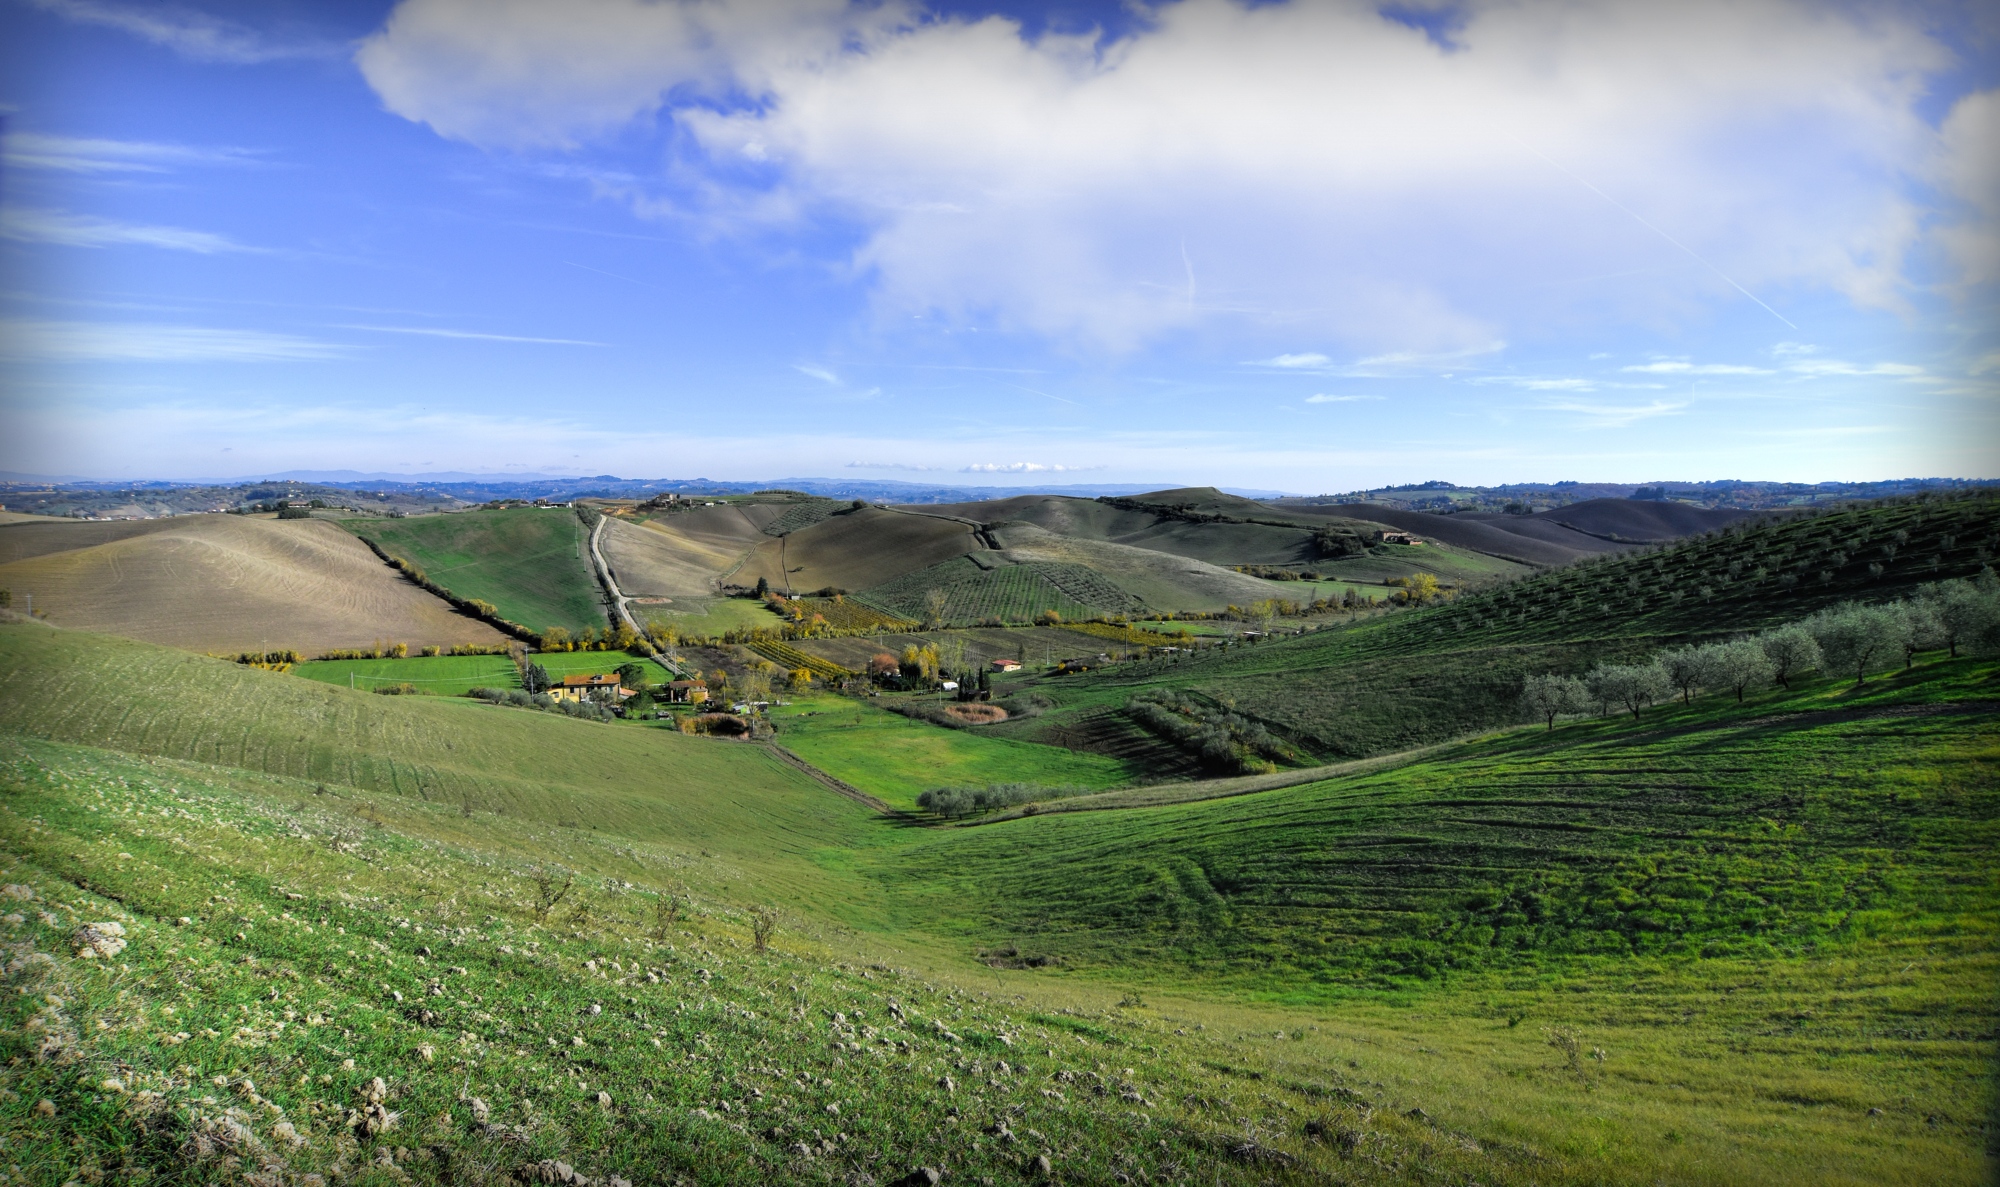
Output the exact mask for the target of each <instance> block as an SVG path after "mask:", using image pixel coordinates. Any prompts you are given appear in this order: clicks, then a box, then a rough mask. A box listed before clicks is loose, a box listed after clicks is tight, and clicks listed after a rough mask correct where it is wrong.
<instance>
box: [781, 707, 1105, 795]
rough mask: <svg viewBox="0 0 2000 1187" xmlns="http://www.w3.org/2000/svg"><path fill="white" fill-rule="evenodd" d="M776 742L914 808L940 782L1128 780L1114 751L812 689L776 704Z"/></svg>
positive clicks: (1093, 785) (1089, 784)
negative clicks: (950, 721)
mask: <svg viewBox="0 0 2000 1187" xmlns="http://www.w3.org/2000/svg"><path fill="white" fill-rule="evenodd" d="M771 719H772V724H773V725H775V726H776V727H777V730H778V744H779V745H781V746H783V747H785V748H786V749H787V750H790V751H791V752H792V753H794V754H797V755H798V756H799V757H801V758H803V759H805V760H806V761H807V762H809V763H811V764H812V765H814V766H816V767H818V768H819V769H820V770H822V771H825V772H826V773H828V774H830V775H832V776H834V777H835V778H837V779H840V780H842V781H844V782H846V783H850V784H852V785H853V786H855V787H858V788H860V789H861V790H863V791H865V792H868V793H869V794H870V795H873V796H876V797H878V798H880V799H881V800H882V801H883V802H885V803H887V804H889V805H891V806H893V807H896V808H902V809H906V810H914V809H915V808H916V806H917V796H919V795H921V794H922V793H924V792H925V791H928V790H930V789H931V788H934V787H980V786H984V785H986V784H989V783H1035V784H1040V785H1042V786H1045V787H1085V788H1090V789H1091V790H1098V789H1102V788H1108V787H1116V786H1120V785H1122V784H1125V783H1129V782H1130V781H1131V779H1132V775H1133V772H1132V771H1131V770H1130V769H1129V768H1128V767H1127V766H1126V764H1124V763H1123V762H1120V761H1118V760H1117V759H1114V758H1109V757H1106V756H1104V755H1099V754H1089V753H1084V752H1080V751H1070V750H1064V749H1061V748H1060V747H1054V746H1038V745H1035V744H1033V743H1030V742H1017V741H1010V740H1008V739H1005V738H996V737H990V736H988V735H986V734H985V733H984V732H982V730H981V729H969V730H953V729H945V728H942V727H939V726H936V725H932V724H929V723H928V722H923V721H917V720H913V719H911V718H908V717H904V716H902V715H900V714H896V713H890V712H887V711H885V710H882V709H878V708H876V707H874V706H872V705H869V704H866V703H864V702H857V701H855V700H852V699H849V698H846V697H836V696H825V695H819V696H806V697H798V698H792V703H790V704H787V705H781V706H774V707H773V708H772V710H771Z"/></svg>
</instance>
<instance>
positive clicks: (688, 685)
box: [667, 680, 708, 705]
mask: <svg viewBox="0 0 2000 1187" xmlns="http://www.w3.org/2000/svg"><path fill="white" fill-rule="evenodd" d="M707 699H708V682H707V681H705V680H672V681H669V682H668V683H667V703H668V704H670V705H699V704H701V703H702V702H703V701H706V700H707Z"/></svg>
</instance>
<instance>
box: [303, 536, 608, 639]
mask: <svg viewBox="0 0 2000 1187" xmlns="http://www.w3.org/2000/svg"><path fill="white" fill-rule="evenodd" d="M341 526H342V527H345V528H346V529H348V530H349V531H351V532H353V533H354V534H355V535H357V536H360V537H362V538H363V539H367V540H372V541H374V542H375V543H376V544H377V545H379V546H380V547H381V548H382V550H383V551H384V552H387V553H389V554H390V555H391V556H399V557H402V558H403V559H404V560H407V561H409V562H410V563H412V564H414V565H416V566H417V567H419V568H421V569H423V571H424V573H425V574H426V575H427V576H428V577H429V578H430V579H431V580H432V581H433V582H435V583H437V584H438V585H440V586H442V587H444V588H445V589H448V590H450V591H451V592H452V593H454V594H457V595H458V596H459V597H461V598H476V599H478V600H480V601H484V602H490V603H492V604H493V605H494V606H495V607H496V608H498V610H499V611H500V616H501V617H502V618H505V619H508V620H509V621H511V622H518V623H520V624H521V625H523V626H525V627H527V628H529V629H530V630H534V631H538V632H539V631H543V630H546V629H548V628H549V627H552V626H559V627H562V628H564V629H565V630H568V631H569V632H571V633H572V634H574V633H576V632H578V631H581V630H586V629H589V630H602V629H603V628H604V626H605V622H606V620H605V617H604V603H603V594H602V592H601V591H600V590H599V588H598V585H597V578H596V576H595V574H593V573H592V571H591V567H590V554H589V552H588V547H589V540H588V536H589V533H588V532H587V531H586V530H585V529H584V527H583V524H582V522H581V521H580V520H578V519H577V517H576V515H575V514H574V513H572V512H571V511H570V510H568V509H567V508H557V509H549V508H535V507H516V508H511V509H508V510H505V511H465V512H460V513H458V514H455V515H427V516H422V517H420V518H415V519H350V520H343V521H342V522H341Z"/></svg>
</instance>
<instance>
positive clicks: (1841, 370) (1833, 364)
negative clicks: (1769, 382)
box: [1785, 359, 1927, 379]
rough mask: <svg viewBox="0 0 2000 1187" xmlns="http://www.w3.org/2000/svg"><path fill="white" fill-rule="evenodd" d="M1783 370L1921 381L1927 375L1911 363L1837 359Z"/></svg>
mask: <svg viewBox="0 0 2000 1187" xmlns="http://www.w3.org/2000/svg"><path fill="white" fill-rule="evenodd" d="M1785 370H1787V371H1792V372H1796V373H1797V374H1800V375H1813V376H1820V375H1840V376H1847V375H1855V376H1861V375H1883V376H1888V377H1891V378H1894V379H1921V378H1924V377H1926V375H1927V372H1926V371H1925V370H1924V369H1923V368H1922V367H1919V366H1916V365H1915V364H1913V363H1872V364H1869V365H1867V366H1863V365H1861V364H1859V363H1846V362H1842V361H1840V360H1839V359H1823V360H1818V361H1814V362H1806V363H1793V364H1791V365H1790V366H1788V367H1786V368H1785Z"/></svg>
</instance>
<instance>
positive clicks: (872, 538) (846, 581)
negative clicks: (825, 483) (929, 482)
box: [730, 507, 981, 594]
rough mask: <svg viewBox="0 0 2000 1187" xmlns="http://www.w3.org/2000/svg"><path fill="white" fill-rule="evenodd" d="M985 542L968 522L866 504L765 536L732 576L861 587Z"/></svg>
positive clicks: (788, 586)
mask: <svg viewBox="0 0 2000 1187" xmlns="http://www.w3.org/2000/svg"><path fill="white" fill-rule="evenodd" d="M980 547H981V545H980V544H979V542H978V540H976V539H975V538H974V537H973V534H972V529H971V528H970V527H969V526H967V525H966V524H962V523H958V522H955V521H953V520H949V519H941V518H938V517H936V516H932V515H922V514H916V513H907V512H900V511H885V510H882V509H880V508H875V507H868V508H864V509H862V510H860V511H847V512H843V513H841V514H838V515H834V516H831V517H830V518H827V519H825V520H822V521H820V522H819V523H817V524H814V525H813V526H811V527H808V528H804V529H802V530H800V531H797V532H793V533H792V534H791V535H789V536H786V537H785V538H784V539H782V540H778V539H773V538H771V537H764V539H763V542H762V543H760V544H758V545H757V546H756V547H755V549H754V550H753V551H752V552H751V553H750V557H749V559H748V560H746V561H745V562H744V564H743V567H742V568H741V569H738V570H737V571H736V573H735V575H734V576H733V577H731V578H730V580H732V581H734V582H735V583H736V584H738V585H755V584H756V583H757V579H758V578H760V577H761V578H763V579H765V580H767V581H769V582H770V583H771V588H772V589H775V590H779V591H787V590H789V591H791V592H794V593H801V594H808V593H812V592H814V591H815V590H820V589H825V588H827V587H829V586H831V587H833V588H835V589H843V590H848V591H850V592H852V591H859V590H863V589H868V588H870V587H873V586H878V585H881V584H883V583H884V582H888V581H892V580H894V579H896V578H898V577H901V576H903V575H904V574H906V573H911V572H915V571H916V570H918V569H923V568H927V567H929V566H931V565H935V564H938V563H940V562H942V561H946V560H950V559H951V558H953V557H956V556H962V555H964V554H965V553H967V552H971V551H974V550H977V549H979V548H980Z"/></svg>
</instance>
